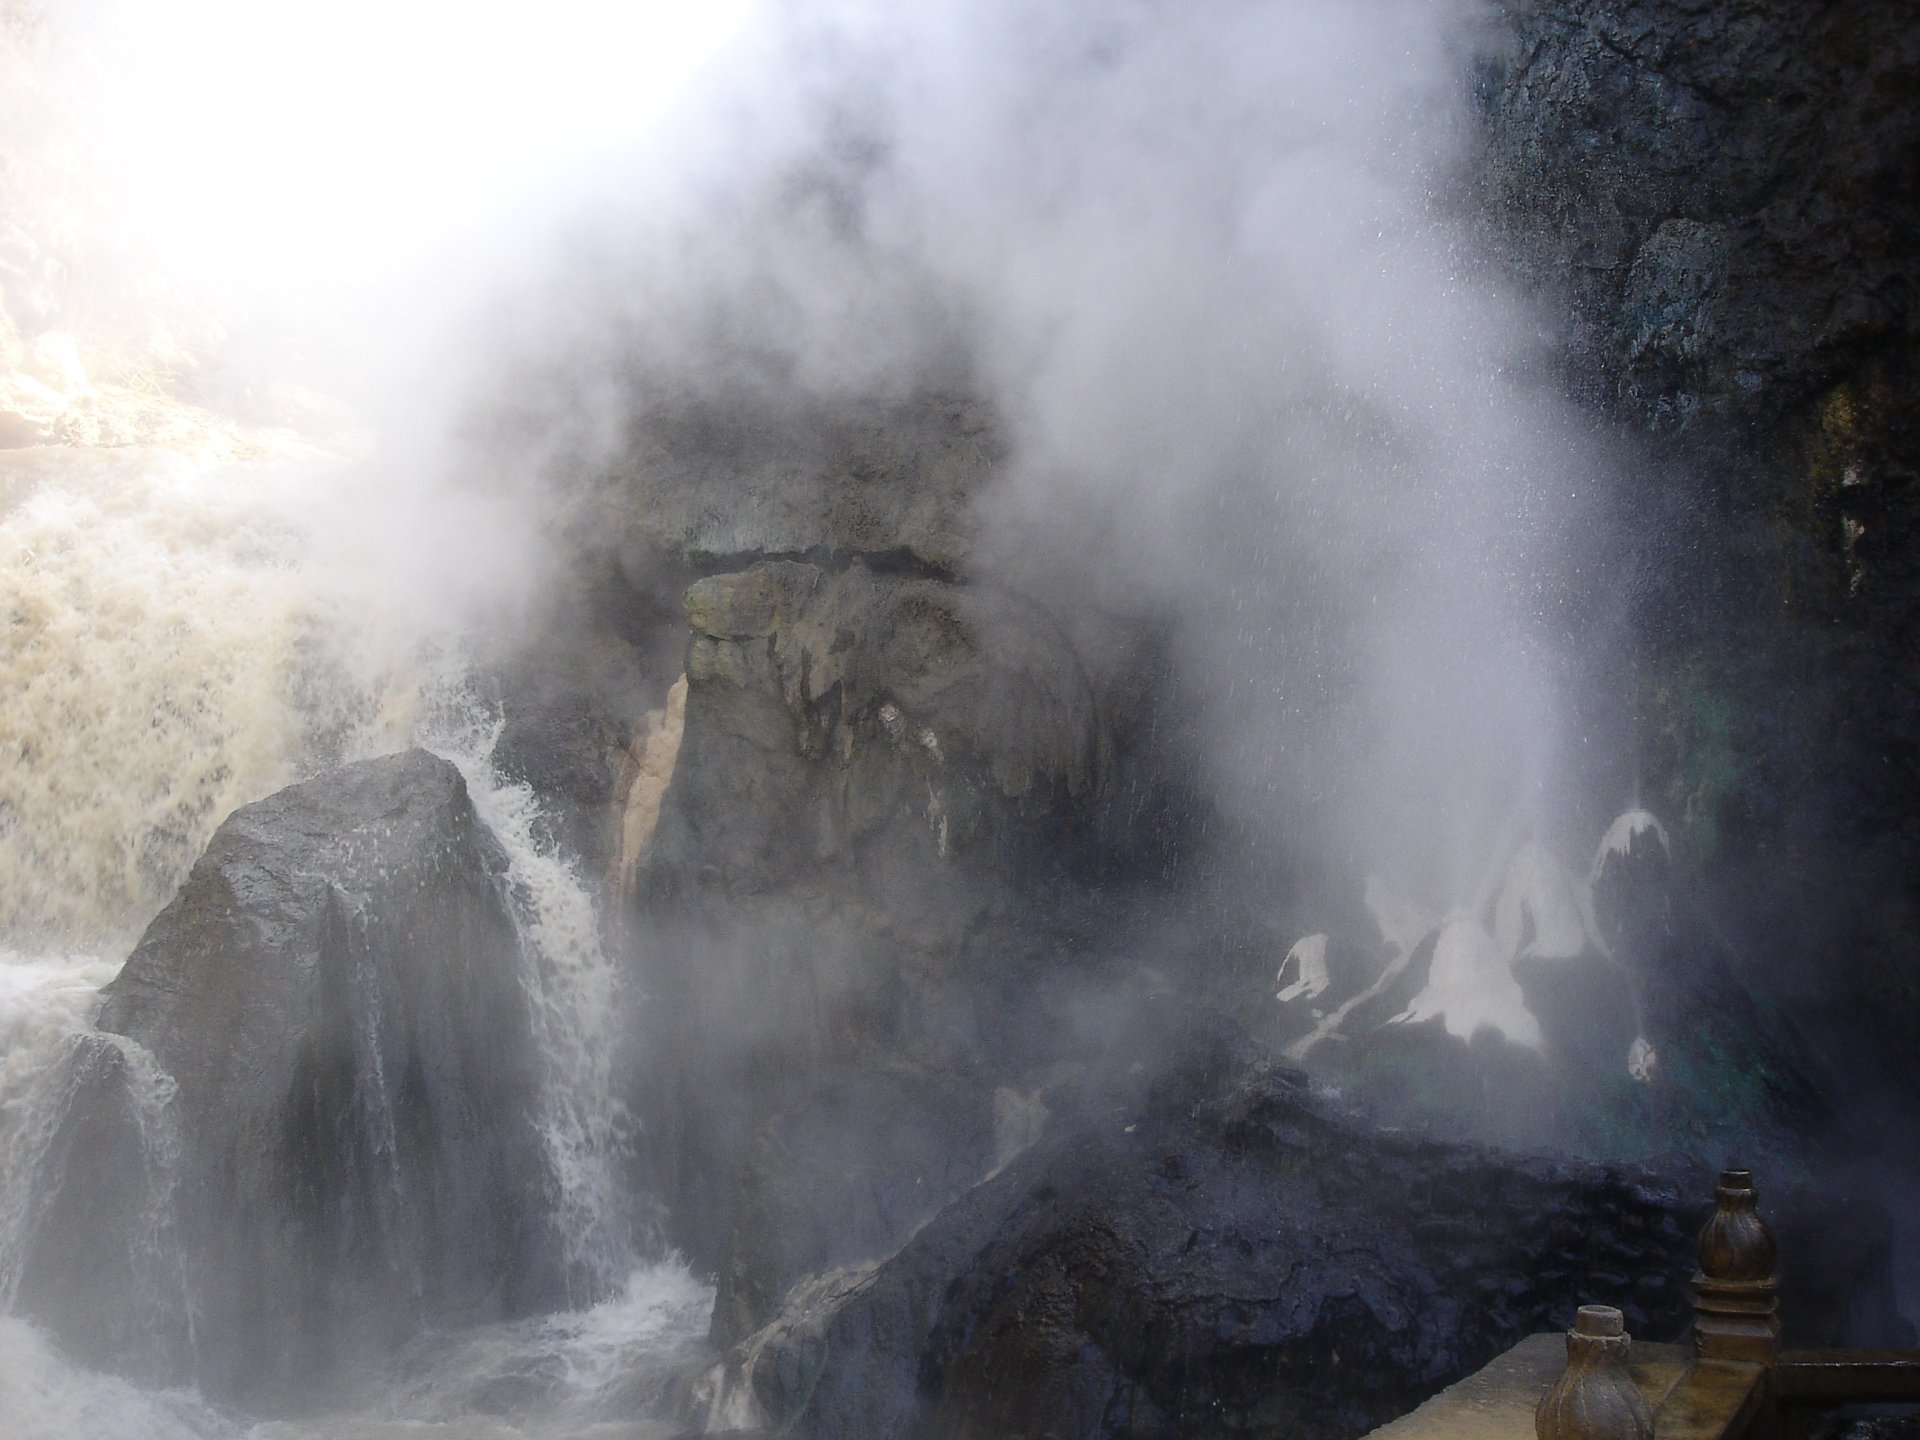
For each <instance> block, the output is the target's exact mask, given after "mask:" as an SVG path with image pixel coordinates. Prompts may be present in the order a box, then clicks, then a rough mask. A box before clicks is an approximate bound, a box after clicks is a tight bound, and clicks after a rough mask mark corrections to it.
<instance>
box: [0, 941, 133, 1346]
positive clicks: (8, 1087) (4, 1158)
mask: <svg viewBox="0 0 1920 1440" xmlns="http://www.w3.org/2000/svg"><path fill="white" fill-rule="evenodd" d="M118 968H119V967H118V965H117V964H116V963H115V962H113V961H110V960H101V959H97V958H95V957H93V956H85V955H81V956H45V957H34V956H27V955H21V954H17V953H15V952H13V951H10V950H0V1309H4V1308H5V1307H7V1306H9V1305H10V1304H11V1302H12V1300H13V1295H14V1290H15V1287H16V1286H17V1284H18V1283H19V1263H20V1257H21V1251H22V1240H23V1237H24V1236H25V1234H26V1233H27V1230H28V1227H29V1225H30V1222H31V1218H32V1216H31V1210H30V1206H31V1201H32V1178H33V1175H34V1172H35V1171H36V1170H37V1169H38V1168H39V1164H40V1160H41V1157H42V1156H44V1155H45V1153H46V1149H47V1146H48V1144H49V1143H50V1142H51V1140H52V1138H53V1127H54V1125H55V1124H57V1123H58V1120H59V1115H60V1107H59V1103H58V1100H59V1091H60V1089H61V1088H62V1087H63V1085H64V1081H65V1071H66V1068H67V1066H66V1061H67V1058H68V1055H69V1052H70V1051H71V1050H72V1048H73V1044H74V1041H75V1038H76V1037H77V1036H79V1035H82V1034H84V1033H86V1032H87V1031H88V1030H90V1029H91V1026H90V1024H89V1022H90V1020H91V1017H92V1015H93V1010H94V1004H95V1001H96V999H97V998H98V995H99V991H100V987H101V986H102V985H104V984H106V983H107V981H109V980H111V979H112V978H113V975H114V971H115V970H116V969H118Z"/></svg>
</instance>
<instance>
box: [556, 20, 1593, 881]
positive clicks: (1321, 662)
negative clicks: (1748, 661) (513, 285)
mask: <svg viewBox="0 0 1920 1440" xmlns="http://www.w3.org/2000/svg"><path fill="white" fill-rule="evenodd" d="M1487 20H1488V17H1487V14H1486V13H1485V7H1483V6H1481V5H1479V4H1476V3H1468V0H1459V3H1447V4H1439V5H1434V4H1426V3H1389V4H1379V5H1369V6H1365V7H1354V6H1350V5H1343V4H1335V3H1315V0H1290V3H1286V4H1260V3H1242V0H1229V3H1221V4H1214V5H1208V6H1204V7H1195V6H1180V5H1172V4H1161V3H1151V0H1138V3H1128V4H1118V5H1110V6H1101V7H1097V8H1093V7H1066V8H1062V7H1052V6H1046V5H1042V4H1034V3H1027V0H991V3H985V4H967V5H958V4H931V5H916V6H912V7H905V6H872V5H859V4H838V5H836V4H811V5H795V6H787V7H781V8H778V9H775V10H771V11H769V12H767V13H765V14H764V15H763V16H762V23H761V24H760V25H758V26H756V27H754V28H753V29H752V32H751V33H752V36H753V43H751V44H749V45H743V46H742V47H740V48H739V49H737V50H736V51H734V52H733V53H731V54H730V56H729V57H728V60H729V65H728V67H727V68H726V69H725V70H724V72H723V83H721V84H718V85H717V86H716V87H715V89H714V91H713V92H711V93H710V94H708V95H707V96H705V97H703V98H702V101H701V106H703V107H704V108H700V107H691V108H690V109H689V111H688V112H687V116H688V117H691V118H682V119H681V120H680V121H679V122H678V128H677V129H676V130H675V132H674V133H675V135H676V137H677V139H678V140H679V141H680V142H681V144H680V146H679V148H678V149H677V150H676V152H675V155H674V162H673V165H672V167H671V169H670V170H667V169H657V170H655V171H653V172H651V173H652V175H653V177H654V183H652V184H638V185H636V186H635V187H634V194H635V195H636V196H639V197H641V198H638V199H635V200H634V201H632V202H631V203H629V204H627V205H624V206H618V207H608V208H605V209H602V210H600V211H598V212H596V214H595V216H594V218H593V220H592V222H591V223H590V224H588V225H586V226H583V227H582V229H581V231H580V232H579V233H578V234H577V235H576V236H575V239H574V249H573V250H572V251H571V252H570V254H571V260H570V264H569V268H568V270H567V272H566V274H565V278H564V281H563V282H560V283H557V284H556V286H555V287H554V289H552V290H542V291H539V292H538V293H539V294H540V297H541V299H540V302H539V304H538V306H537V307H536V308H535V309H534V311H533V314H534V315H535V316H536V317H538V318H535V319H532V320H531V321H529V323H528V325H527V328H526V330H525V331H524V332H523V333H522V336H521V345H522V347H523V349H522V354H523V355H525V354H534V353H539V352H540V350H541V347H542V346H543V345H550V346H552V347H553V349H552V350H551V351H550V352H548V353H547V357H546V358H547V363H548V365H549V367H550V368H549V370H548V372H547V373H548V374H549V375H550V376H564V377H565V383H564V386H563V387H556V388H564V390H565V396H566V398H565V400H564V402H562V403H561V404H559V405H558V406H556V407H555V408H556V409H564V410H569V411H570V412H571V415H570V424H572V425H573V426H574V427H576V434H575V436H574V440H575V442H577V448H575V449H572V450H569V451H568V452H567V454H568V462H567V463H568V465H570V466H571V467H573V468H575V469H579V468H590V467H591V465H592V464H593V463H596V457H595V450H596V447H602V450H601V453H600V455H599V456H598V457H597V461H598V463H604V464H611V465H617V464H618V463H619V462H618V455H617V450H618V445H619V443H620V439H621V437H622V436H623V435H624V434H625V433H626V429H627V426H628V425H629V423H630V417H629V415H628V413H627V407H630V406H632V405H634V404H636V403H644V402H646V401H647V400H649V399H651V398H652V396H651V394H650V393H649V392H650V390H652V391H670V390H684V389H688V388H693V389H699V388H702V387H705V388H707V389H708V390H710V391H713V392H718V393H723V394H724V393H739V394H758V395H761V396H763V397H764V396H769V395H771V396H775V397H782V398H783V399H784V400H785V401H786V402H787V403H790V404H806V403H825V404H831V403H833V402H834V401H836V400H838V399H843V398H846V397H849V396H867V397H871V396H874V395H881V396H885V395H899V394H902V393H906V392H909V391H912V390H914V389H916V388H921V387H931V388H934V389H940V388H943V387H944V388H949V389H951V388H955V387H969V388H971V389H973V390H974V391H975V392H977V393H979V394H981V395H983V396H984V397H985V398H986V399H988V400H989V401H990V402H991V404H992V406H993V408H994V410H995V411H996V413H997V415H998V416H999V417H1000V421H1001V424H1002V426H1003V427H1004V431H1005V437H1004V438H1005V440H1006V442H1007V455H1006V458H1005V461H1004V463H1003V464H1002V465H1001V466H1000V468H999V471H998V473H997V475H996V478H995V481H994V483H993V485H992V487H991V488H990V489H989V491H988V493H987V494H986V495H985V496H984V497H982V499H981V502H980V514H979V520H980V526H981V533H980V536H979V539H978V542H977V545H976V549H975V555H974V560H973V565H974V568H975V569H976V570H977V572H979V574H980V575H982V576H983V577H985V578H988V579H990V580H994V581H997V582H1000V583H1005V584H1009V585H1012V586H1014V587H1015V588H1017V589H1020V590H1022V591H1023V592H1025V593H1028V594H1030V595H1033V596H1035V597H1036V598H1038V599H1040V600H1041V601H1042V602H1043V603H1045V604H1047V605H1048V606H1049V607H1050V608H1051V609H1052V610H1054V612H1055V613H1056V614H1057V615H1058V616H1059V617H1060V618H1061V619H1062V621H1063V623H1065V624H1067V625H1068V626H1069V627H1071V626H1073V625H1074V623H1075V616H1076V615H1077V614H1079V615H1084V614H1085V613H1088V612H1099V611H1105V612H1107V613H1111V614H1122V615H1125V614H1148V613H1159V614H1161V615H1171V616H1172V617H1174V618H1173V621H1172V624H1173V631H1174V651H1175V655H1176V657H1177V661H1176V674H1175V677H1174V683H1175V686H1176V688H1177V690H1178V692H1179V694H1180V697H1181V698H1180V700H1179V705H1180V707H1182V708H1184V709H1185V710H1187V711H1188V713H1189V715H1190V716H1191V717H1194V718H1195V720H1196V722H1197V726H1198V733H1199V736H1200V743H1199V745H1198V746H1197V751H1198V756H1197V760H1198V763H1200V764H1201V765H1202V766H1203V767H1204V768H1205V769H1206V770H1207V771H1208V772H1209V774H1210V780H1211V786H1210V788H1211V790H1212V792H1213V794H1214V796H1215V798H1216V799H1217V801H1218V803H1219V804H1220V806H1221V807H1222V809H1223V810H1224V812H1225V814H1226V816H1227V818H1228V820H1229V821H1230V822H1231V827H1232V828H1233V829H1234V832H1235V835H1236V836H1237V843H1239V844H1242V845H1243V846H1244V847H1245V848H1246V849H1247V850H1249V851H1250V852H1262V853H1265V854H1267V855H1269V856H1282V855H1285V854H1287V853H1288V852H1289V851H1291V852H1294V853H1295V854H1296V855H1297V854H1298V853H1300V852H1302V851H1309V852H1314V853H1318V854H1323V855H1338V856H1340V857H1342V859H1343V860H1344V861H1345V862H1346V863H1348V864H1350V865H1357V866H1368V867H1375V868H1379V869H1381V870H1382V871H1383V872H1384V873H1386V874H1389V875H1391V876H1392V877H1393V879H1394V882H1395V883H1396V884H1397V885H1400V886H1402V887H1405V888H1407V889H1409V890H1410V891H1411V892H1413V893H1415V894H1418V895H1420V896H1421V897H1422V898H1423V899H1424V900H1425V901H1426V902H1427V903H1430V904H1432V905H1434V906H1435V907H1437V908H1441V909H1444V908H1446V907H1449V906H1456V905H1468V906H1478V905H1480V904H1482V903H1483V902H1484V901H1485V900H1486V899H1487V898H1488V896H1489V895H1490V893H1491V887H1492V886H1493V885H1494V883H1495V882H1496V880H1497V878H1498V874H1499V870H1500V867H1501V866H1503V865H1504V864H1505V862H1506V860H1507V858H1508V856H1509V855H1511V853H1512V852H1513V850H1514V848H1515V847H1516V846H1518V845H1519V844H1520V843H1521V842H1522V841H1524V840H1525V839H1526V838H1528V836H1529V835H1531V834H1534V833H1536V832H1539V833H1548V832H1551V833H1552V834H1553V836H1554V838H1556V839H1557V838H1560V835H1559V831H1558V830H1557V829H1556V828H1555V827H1557V826H1561V825H1564V826H1565V827H1566V838H1568V839H1570V840H1571V841H1572V844H1573V849H1574V851H1575V852H1576V853H1577V852H1578V851H1583V850H1584V849H1585V848H1587V847H1588V846H1589V845H1590V844H1591V843H1592V835H1593V834H1595V833H1597V832H1598V829H1599V828H1600V827H1601V825H1602V824H1604V819H1605V816H1604V814H1601V813H1599V811H1600V808H1602V807H1606V806H1617V803H1618V802H1619V801H1620V800H1621V799H1622V798H1624V797H1623V794H1622V789H1623V787H1622V785H1621V781H1620V779H1619V777H1617V776H1603V777H1602V778H1601V780H1600V782H1599V783H1600V786H1601V788H1602V789H1604V790H1605V792H1606V793H1605V794H1604V797H1603V798H1600V799H1599V800H1597V801H1596V802H1595V809H1594V811H1593V813H1576V812H1577V809H1578V800H1579V796H1580V793H1581V786H1579V785H1576V784H1574V783H1572V782H1573V781H1574V780H1575V779H1576V778H1577V779H1580V780H1583V781H1586V780H1591V779H1592V777H1591V776H1587V775H1583V774H1578V773H1577V772H1578V771H1579V769H1580V763H1581V762H1580V757H1579V756H1578V755H1577V754H1576V753H1575V751H1576V749H1577V745H1576V744H1575V743H1574V742H1575V739H1576V737H1577V736H1578V735H1579V729H1580V727H1579V722H1578V721H1577V720H1576V718H1575V716H1574V714H1573V713H1572V712H1571V711H1570V709H1569V706H1568V698H1569V693H1570V684H1569V680H1570V676H1571V674H1572V667H1571V666H1570V662H1569V661H1568V660H1567V659H1566V656H1567V654H1568V653H1569V651H1570V650H1571V649H1572V648H1573V647H1576V646H1578V645H1580V644H1583V643H1584V641H1585V640H1586V639H1587V638H1590V637H1589V636H1588V634H1587V632H1589V631H1592V630H1596V629H1598V628H1599V626H1600V624H1601V623H1602V617H1601V616H1600V615H1599V614H1596V613H1588V607H1589V606H1590V605H1591V604H1592V603H1593V601H1592V599H1591V598H1590V597H1583V596H1582V595H1581V594H1580V593H1579V592H1578V591H1577V590H1576V583H1584V582H1577V580H1576V578H1569V577H1578V576H1579V575H1580V573H1581V571H1580V567H1579V566H1577V565H1573V564H1570V563H1569V561H1570V556H1569V553H1568V547H1569V542H1570V538H1571V535H1572V531H1573V528H1574V527H1575V526H1576V525H1578V524H1581V523H1584V522H1588V521H1591V520H1592V518H1593V517H1594V516H1596V515H1597V514H1598V513H1599V508H1598V507H1599V496H1600V494H1601V492H1602V489H1603V486H1602V483H1601V482H1602V478H1603V476H1602V473H1601V464H1600V461H1599V460H1598V459H1597V458H1596V455H1595V453H1594V451H1593V447H1592V446H1591V444H1590V443H1589V442H1588V441H1587V440H1586V439H1585V438H1584V437H1583V436H1582V435H1581V433H1580V428H1579V426H1578V424H1577V423H1576V422H1575V421H1574V420H1573V418H1572V417H1571V416H1570V415H1569V414H1568V413H1566V412H1565V410H1564V409H1563V407H1562V406H1561V405H1560V403H1559V402H1558V401H1557V400H1556V399H1555V397H1554V395H1553V394H1552V384H1551V378H1550V376H1549V375H1548V374H1547V368H1548V367H1547V362H1546V358H1545V353H1544V345H1543V343H1542V340H1541V330H1540V327H1539V325H1538V324H1537V323H1536V321H1535V320H1534V318H1533V317H1532V316H1531V315H1530V313H1529V312H1528V309H1527V307H1526V305H1525V304H1524V303H1523V302H1522V301H1521V300H1520V299H1519V298H1518V297H1516V296H1515V295H1513V294H1511V293H1508V292H1507V291H1506V290H1505V289H1503V287H1502V285H1501V283H1500V282H1499V280H1498V279H1497V278H1496V277H1494V276H1493V275H1492V274H1491V273H1490V266H1489V262H1488V261H1487V259H1486V258H1485V257H1484V256H1483V255H1482V254H1481V253H1480V252H1479V250H1478V249H1477V247H1476V245H1475V243H1474V236H1473V233H1472V226H1473V221H1472V218H1471V216H1470V214H1469V213H1468V211H1467V208H1466V204H1465V200H1464V197H1463V189H1464V176H1463V167H1464V163H1465V161H1466V159H1467V158H1468V147H1469V145H1470V144H1471V143H1472V136H1471V129H1470V126H1471V117H1470V114H1469V108H1468V107H1469V96H1468V77H1469V75H1470V71H1471V65H1472V60H1473V53H1474V46H1475V44H1476V43H1477V42H1478V37H1479V35H1480V34H1481V32H1482V28H1483V27H1484V26H1485V24H1486V23H1487ZM582 294H584V295H587V296H590V297H592V298H591V301H590V302H589V303H587V304H585V305H582V304H580V303H579V302H578V301H577V299H576V300H575V301H574V302H573V304H572V305H569V300H568V297H569V296H575V297H577V296H579V295H582ZM570 309H571V310H572V311H573V313H575V314H577V315H579V316H581V318H582V319H583V320H586V321H587V323H586V324H585V325H584V328H573V327H569V328H567V329H565V330H564V331H563V332H555V331H553V330H552V329H551V328H550V327H551V322H552V319H553V317H554V316H555V315H559V314H566V313H568V312H569V310H570ZM589 317H590V318H589ZM543 325H544V326H546V327H548V328H546V329H544V330H543V328H542V327H543ZM556 336H557V338H556ZM609 377H619V383H618V384H617V385H615V386H613V387H611V388H606V382H607V380H608V378H609ZM636 392H638V393H636ZM553 413H554V410H552V409H550V410H549V411H548V412H547V414H546V416H545V417H544V418H545V422H546V423H547V424H548V426H549V428H550V426H551V421H552V416H553ZM583 456H585V457H586V459H584V460H583ZM1601 748H1604V747H1601ZM1611 753H1612V752H1611V751H1608V754H1609V755H1610V754H1611Z"/></svg>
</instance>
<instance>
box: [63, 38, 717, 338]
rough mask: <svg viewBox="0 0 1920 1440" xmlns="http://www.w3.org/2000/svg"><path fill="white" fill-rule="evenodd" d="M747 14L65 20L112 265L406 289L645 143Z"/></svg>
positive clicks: (72, 89)
mask: <svg viewBox="0 0 1920 1440" xmlns="http://www.w3.org/2000/svg"><path fill="white" fill-rule="evenodd" d="M753 4H754V0H699V3H688V0H624V3H622V0H546V3H544V4H540V5H533V4H527V3H524V0H511V3H510V0H331V3H319V0H170V3H169V0H162V3H155V0H48V3H47V4H46V6H45V11H46V14H47V18H48V19H49V20H50V21H52V22H53V23H54V26H55V33H56V37H57V39H56V44H57V46H58V50H59V54H58V62H57V63H58V65H59V75H60V82H59V83H60V84H61V85H62V86H63V87H64V90H65V94H64V96H63V99H64V101H65V103H66V104H67V105H69V106H70V107H71V108H72V111H73V118H74V120H75V122H76V126H77V129H78V131H79V132H80V133H79V139H80V144H81V146H82V148H83V157H82V158H83V162H84V163H90V164H91V166H93V167H97V177H98V183H100V184H101V185H103V186H104V187H105V188H106V190H107V192H108V194H107V196H106V200H107V208H108V210H109V213H110V214H111V215H112V216H113V219H114V223H115V225H116V228H117V229H118V231H119V232H120V233H119V235H118V237H117V238H118V241H119V248H121V249H123V250H124V251H125V252H126V253H128V254H130V255H132V254H137V255H138V256H139V257H140V259H141V260H142V261H144V262H147V263H154V264H157V265H159V266H160V267H161V268H162V269H163V270H164V271H166V272H167V273H168V274H170V275H172V276H176V277H178V278H179V279H180V280H181V281H182V282H184V283H187V284H189V285H191V286H192V287H193V288H195V289H197V290H201V291H204V292H206V293H210V294H217V295H220V296H222V297H224V298H226V299H228V300H232V301H236V302H240V303H244V302H246V301H249V300H255V299H263V300H271V299H278V298H282V297H284V296H285V295H287V294H289V293H297V292H299V291H302V290H307V291H312V290H315V289H318V290H320V291H332V290H340V289H351V288H353V287H356V286H364V285H367V284H369V283H372V284H379V283H385V282H389V281H390V280H391V279H392V277H393V276H394V275H395V274H397V273H399V272H401V271H404V270H405V269H406V268H407V267H409V266H415V265H418V264H420V263H421V262H422V261H423V260H425V259H427V258H429V257H431V255H432V254H433V252H434V251H435V249H436V248H437V247H439V246H442V245H444V244H446V243H447V242H448V239H449V237H450V236H452V235H454V234H456V233H458V232H459V231H461V230H462V229H463V228H465V227H473V226H477V225H481V224H483V223H485V224H491V223H494V222H496V221H497V220H498V219H499V218H500V217H502V216H505V215H510V214H511V212H512V211H513V210H514V209H515V207H516V206H523V207H526V208H532V207H531V205H530V204H529V202H530V201H531V200H532V198H533V197H534V195H535V194H536V193H540V192H544V191H547V190H550V189H551V188H553V187H556V186H563V185H565V184H567V183H569V182H570V181H572V180H575V179H577V178H578V177H579V176H580V175H581V173H582V172H583V171H584V170H586V169H587V168H588V167H591V166H592V165H593V164H594V163H595V162H596V161H597V160H603V159H605V158H608V157H610V156H612V155H615V154H618V153H619V152H621V151H622V150H624V149H626V148H628V147H631V146H634V145H636V144H639V143H642V142H644V141H645V139H646V137H647V135H648V132H649V131H650V129H651V128H652V127H654V126H656V125H657V124H658V123H659V121H660V117H661V116H662V115H663V114H665V113H666V111H667V110H668V109H669V108H670V107H671V106H672V105H673V104H674V103H675V101H676V100H678V99H679V98H681V97H682V96H683V94H684V93H685V92H686V91H687V90H688V88H689V87H690V86H692V85H693V84H694V83H695V81H696V80H697V77H698V76H699V74H700V73H701V71H702V69H703V67H705V66H707V65H709V64H711V63H712V61H713V60H714V58H715V56H716V55H717V54H718V53H719V52H720V51H721V50H722V49H723V48H724V47H725V46H726V44H727V43H728V42H729V40H730V39H731V38H732V37H734V36H736V35H737V34H739V32H740V31H741V30H742V29H743V27H744V26H745V23H746V20H747V17H748V14H749V11H750V10H751V8H752V7H753Z"/></svg>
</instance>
